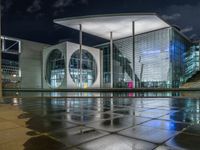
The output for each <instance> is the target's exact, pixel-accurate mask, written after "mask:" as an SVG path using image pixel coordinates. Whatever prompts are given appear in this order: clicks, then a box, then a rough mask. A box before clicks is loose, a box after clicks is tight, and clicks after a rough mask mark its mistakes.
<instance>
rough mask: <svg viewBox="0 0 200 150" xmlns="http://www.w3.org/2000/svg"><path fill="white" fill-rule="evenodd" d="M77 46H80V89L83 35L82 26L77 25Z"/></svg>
mask: <svg viewBox="0 0 200 150" xmlns="http://www.w3.org/2000/svg"><path fill="white" fill-rule="evenodd" d="M79 31H80V32H79V44H80V88H82V87H83V80H82V61H83V60H82V45H83V35H82V25H81V24H80V25H79Z"/></svg>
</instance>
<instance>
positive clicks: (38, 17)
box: [1, 0, 200, 45]
mask: <svg viewBox="0 0 200 150" xmlns="http://www.w3.org/2000/svg"><path fill="white" fill-rule="evenodd" d="M133 12H155V13H158V14H159V15H160V16H161V17H162V18H164V19H165V20H166V21H167V22H169V23H170V24H172V25H177V26H179V27H180V28H181V29H182V32H183V33H184V34H186V35H187V36H188V37H190V38H191V39H200V1H199V0H1V16H2V34H3V35H7V36H11V37H17V38H22V39H27V40H33V41H38V42H44V43H49V44H56V43H58V42H62V41H65V40H68V41H72V42H78V32H77V31H74V30H72V29H69V28H66V27H64V26H60V25H56V24H54V23H53V19H57V18H63V17H72V16H82V15H96V14H110V13H133ZM91 37H92V38H91ZM103 41H104V40H102V39H99V38H95V37H93V36H89V35H86V34H84V40H83V42H84V44H87V45H95V44H99V43H101V42H103Z"/></svg>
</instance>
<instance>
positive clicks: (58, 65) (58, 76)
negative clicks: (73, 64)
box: [46, 49, 65, 88]
mask: <svg viewBox="0 0 200 150" xmlns="http://www.w3.org/2000/svg"><path fill="white" fill-rule="evenodd" d="M64 76H65V61H64V55H63V53H62V51H60V50H58V49H55V50H53V51H52V52H51V53H50V54H49V57H48V59H47V64H46V81H47V82H48V84H49V85H50V86H51V87H52V88H58V87H59V86H61V84H62V82H63V79H64Z"/></svg>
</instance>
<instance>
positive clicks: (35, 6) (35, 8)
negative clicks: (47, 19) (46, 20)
mask: <svg viewBox="0 0 200 150" xmlns="http://www.w3.org/2000/svg"><path fill="white" fill-rule="evenodd" d="M41 9H42V7H41V1H40V0H34V1H33V3H32V5H31V6H29V7H28V8H27V11H28V12H30V13H35V12H38V11H39V10H41Z"/></svg>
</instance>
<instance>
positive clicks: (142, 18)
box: [54, 13, 170, 40]
mask: <svg viewBox="0 0 200 150" xmlns="http://www.w3.org/2000/svg"><path fill="white" fill-rule="evenodd" d="M133 21H134V22H135V34H141V33H145V32H149V31H153V30H157V29H161V28H165V27H169V26H170V25H169V24H167V23H166V22H165V21H163V20H162V19H161V18H159V17H158V16H157V15H156V14H154V13H148V14H141V13H133V14H111V15H96V16H82V17H73V18H63V19H55V20H54V22H55V23H57V24H60V25H63V26H66V27H69V28H73V29H76V30H79V25H80V24H82V30H83V32H86V33H89V34H92V35H95V36H98V37H101V38H104V39H110V32H113V39H114V40H115V39H120V38H124V37H128V36H131V35H132V22H133Z"/></svg>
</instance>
